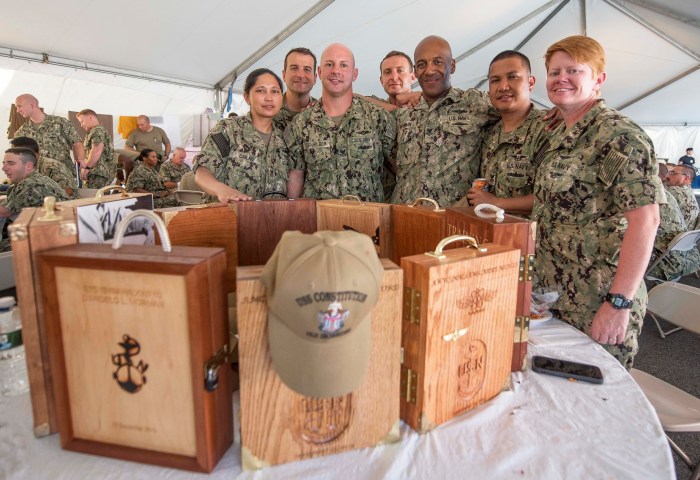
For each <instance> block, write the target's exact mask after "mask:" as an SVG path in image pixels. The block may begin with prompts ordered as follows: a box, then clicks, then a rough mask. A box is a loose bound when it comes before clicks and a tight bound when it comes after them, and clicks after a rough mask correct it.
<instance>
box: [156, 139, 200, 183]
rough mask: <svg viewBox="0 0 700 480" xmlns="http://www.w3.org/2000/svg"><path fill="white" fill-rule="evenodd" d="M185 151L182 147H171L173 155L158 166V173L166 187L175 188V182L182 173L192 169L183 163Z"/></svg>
mask: <svg viewBox="0 0 700 480" xmlns="http://www.w3.org/2000/svg"><path fill="white" fill-rule="evenodd" d="M186 156H187V152H185V149H184V148H182V147H176V148H175V149H173V156H172V157H171V158H170V160H168V161H167V162H165V163H164V164H163V165H161V167H160V171H159V172H158V174H159V175H160V177H161V178H162V179H163V183H164V184H165V186H166V187H167V188H177V184H178V182H179V181H180V179H181V178H182V176H183V175H184V174H186V173H187V172H191V171H192V169H191V168H190V166H189V165H187V164H186V163H185V157H186Z"/></svg>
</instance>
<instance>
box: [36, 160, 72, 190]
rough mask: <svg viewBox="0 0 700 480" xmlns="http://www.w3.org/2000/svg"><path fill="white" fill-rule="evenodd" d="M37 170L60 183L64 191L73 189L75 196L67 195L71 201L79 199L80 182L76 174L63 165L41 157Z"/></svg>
mask: <svg viewBox="0 0 700 480" xmlns="http://www.w3.org/2000/svg"><path fill="white" fill-rule="evenodd" d="M37 170H38V171H39V173H41V174H42V175H46V176H47V177H49V178H50V179H52V180H53V181H54V182H56V183H58V184H59V185H60V186H61V187H62V188H63V190H64V191H65V190H66V189H67V188H70V189H72V190H73V195H68V193H66V195H68V198H69V199H71V200H73V199H76V198H78V182H77V181H76V180H75V172H71V171H69V170H68V169H67V168H66V166H65V165H64V164H63V163H61V162H59V161H58V160H54V159H53V158H46V157H39V162H38V166H37Z"/></svg>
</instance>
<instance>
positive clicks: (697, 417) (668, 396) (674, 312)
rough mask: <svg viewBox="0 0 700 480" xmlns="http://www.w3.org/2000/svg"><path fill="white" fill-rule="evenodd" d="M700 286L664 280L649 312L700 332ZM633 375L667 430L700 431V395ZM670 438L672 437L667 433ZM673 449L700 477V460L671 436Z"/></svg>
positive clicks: (634, 372) (651, 299)
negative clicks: (694, 457) (699, 396)
mask: <svg viewBox="0 0 700 480" xmlns="http://www.w3.org/2000/svg"><path fill="white" fill-rule="evenodd" d="M698 310H700V288H696V287H691V286H690V285H683V284H680V283H662V284H661V285H658V286H657V287H654V288H653V289H651V290H650V291H649V306H648V311H653V312H654V314H656V315H659V317H661V318H663V319H665V320H667V321H669V322H671V323H673V324H675V325H678V326H679V327H682V328H684V329H686V330H688V331H690V332H693V333H697V334H700V315H698ZM630 374H631V375H632V377H633V378H634V380H635V381H636V382H637V384H638V385H639V386H640V387H641V389H642V391H643V392H644V394H645V395H646V397H647V398H648V399H649V401H650V402H651V404H652V405H653V406H654V409H655V410H656V414H657V415H658V416H659V420H660V421H661V425H662V426H663V428H664V431H666V432H700V398H696V397H694V396H693V395H690V394H688V393H686V392H684V391H683V390H680V389H678V388H676V387H674V386H673V385H669V384H668V383H666V382H664V381H663V380H659V379H658V378H656V377H654V376H653V375H649V374H648V373H645V372H643V371H641V370H636V369H632V370H630ZM667 438H668V436H667ZM668 442H669V444H670V445H671V448H672V449H673V451H675V452H676V453H677V454H678V456H679V457H680V458H681V459H682V460H683V461H684V462H685V464H686V465H688V468H690V470H691V471H692V472H693V473H692V476H691V478H692V479H693V480H698V478H700V461H698V462H696V463H693V462H692V461H691V460H690V458H689V457H688V455H687V454H686V453H685V452H683V450H681V449H680V448H679V447H678V445H676V444H675V443H674V442H673V441H672V440H671V439H670V438H669V439H668Z"/></svg>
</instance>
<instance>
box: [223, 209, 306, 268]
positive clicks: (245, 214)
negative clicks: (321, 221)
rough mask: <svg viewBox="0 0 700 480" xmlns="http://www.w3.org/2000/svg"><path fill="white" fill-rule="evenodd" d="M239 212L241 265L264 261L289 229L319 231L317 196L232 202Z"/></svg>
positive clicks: (239, 256)
mask: <svg viewBox="0 0 700 480" xmlns="http://www.w3.org/2000/svg"><path fill="white" fill-rule="evenodd" d="M230 205H231V208H233V209H234V210H235V211H236V213H237V214H238V265H239V266H248V265H264V264H265V263H267V261H268V260H269V259H270V257H271V256H272V252H274V250H275V247H277V243H279V241H280V238H282V234H283V233H284V232H286V231H288V230H292V231H300V232H302V233H314V232H315V231H316V200H313V199H309V198H298V199H294V200H286V199H270V200H255V201H252V202H237V203H232V204H230Z"/></svg>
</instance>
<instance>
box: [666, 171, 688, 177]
mask: <svg viewBox="0 0 700 480" xmlns="http://www.w3.org/2000/svg"><path fill="white" fill-rule="evenodd" d="M666 175H667V176H668V175H685V176H686V177H687V176H688V174H687V173H683V172H668V173H667V174H666Z"/></svg>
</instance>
